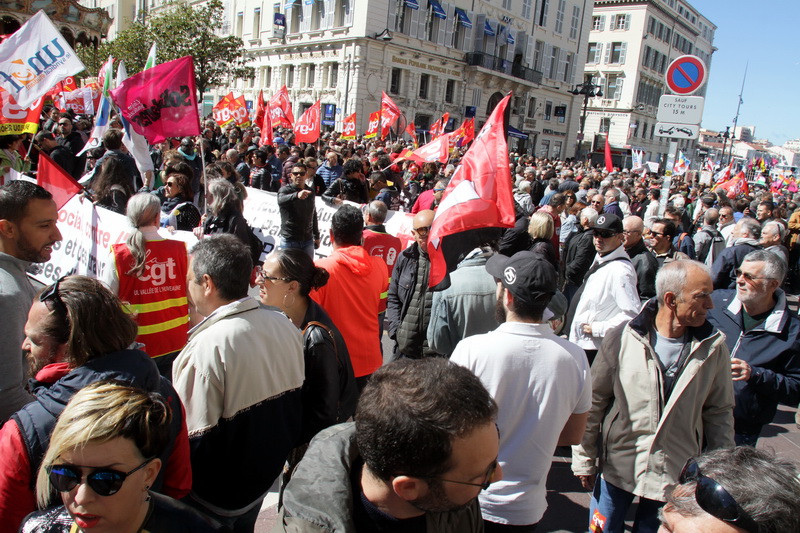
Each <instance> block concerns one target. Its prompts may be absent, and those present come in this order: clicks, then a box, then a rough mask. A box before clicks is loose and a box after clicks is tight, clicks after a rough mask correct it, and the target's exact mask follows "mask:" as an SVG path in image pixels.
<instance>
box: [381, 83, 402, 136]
mask: <svg viewBox="0 0 800 533" xmlns="http://www.w3.org/2000/svg"><path fill="white" fill-rule="evenodd" d="M402 114H403V113H402V112H401V111H400V108H399V107H398V106H397V104H395V103H394V100H392V98H391V97H390V96H389V95H388V94H386V93H385V92H381V139H383V138H384V137H386V136H387V135H388V134H389V129H390V128H391V127H392V126H394V123H395V122H397V119H398V118H400V115H402Z"/></svg>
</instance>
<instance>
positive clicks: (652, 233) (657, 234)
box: [650, 230, 667, 237]
mask: <svg viewBox="0 0 800 533" xmlns="http://www.w3.org/2000/svg"><path fill="white" fill-rule="evenodd" d="M650 235H652V236H653V237H666V236H667V234H666V233H661V232H659V231H653V230H650Z"/></svg>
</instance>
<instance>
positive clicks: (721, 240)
mask: <svg viewBox="0 0 800 533" xmlns="http://www.w3.org/2000/svg"><path fill="white" fill-rule="evenodd" d="M700 231H702V232H704V233H707V234H708V235H710V236H711V244H710V245H709V246H708V250H707V251H706V256H705V257H698V258H697V260H698V261H702V262H703V263H705V264H706V265H708V266H711V265H713V264H714V260H715V259H716V258H717V257H719V254H721V253H722V250H724V249H725V237H723V236H722V233H720V232H719V231H717V230H707V229H701V230H700Z"/></svg>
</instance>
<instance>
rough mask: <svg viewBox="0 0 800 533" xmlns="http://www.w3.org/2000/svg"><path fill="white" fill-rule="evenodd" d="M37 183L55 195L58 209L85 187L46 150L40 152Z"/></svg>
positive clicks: (54, 198) (54, 199)
mask: <svg viewBox="0 0 800 533" xmlns="http://www.w3.org/2000/svg"><path fill="white" fill-rule="evenodd" d="M36 183H37V184H38V185H39V186H40V187H43V188H44V189H46V190H47V192H49V193H50V194H52V195H53V201H55V203H56V207H57V208H58V209H61V208H62V207H64V205H66V203H67V202H69V201H70V200H71V199H72V197H73V196H75V195H76V194H78V193H79V192H81V191H82V190H83V187H82V186H81V185H80V184H79V183H78V182H77V181H75V179H74V178H73V177H72V176H70V175H69V174H67V172H66V171H65V170H64V169H63V168H61V167H60V166H58V163H56V162H55V161H53V160H52V159H50V157H49V156H48V155H47V154H45V153H44V152H39V167H38V170H37V172H36Z"/></svg>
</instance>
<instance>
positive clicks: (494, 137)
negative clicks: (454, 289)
mask: <svg viewBox="0 0 800 533" xmlns="http://www.w3.org/2000/svg"><path fill="white" fill-rule="evenodd" d="M510 99H511V93H509V94H508V95H507V96H506V97H505V98H503V99H502V100H501V101H500V103H499V104H497V107H495V109H494V111H493V112H492V114H491V115H490V116H489V119H488V120H487V121H486V124H485V125H484V126H483V128H482V129H481V131H480V133H479V134H478V136H477V137H476V138H475V141H474V142H473V143H472V147H470V149H469V150H468V151H467V153H466V154H465V155H464V157H463V159H462V160H461V165H460V166H459V167H458V168H457V169H456V172H455V174H453V177H452V179H451V180H450V184H449V185H448V186H447V189H446V190H445V192H444V197H443V199H442V203H441V204H439V208H438V209H437V210H436V216H435V217H434V219H433V225H432V226H431V232H430V237H429V239H428V253H429V254H430V258H431V271H430V276H429V278H428V283H429V285H430V286H431V287H434V286H436V285H439V284H440V283H441V282H442V281H444V279H445V277H446V276H447V274H448V273H449V272H451V271H452V270H454V269H455V267H456V265H457V264H458V261H459V259H460V258H461V256H462V254H464V253H466V252H467V251H469V250H471V249H472V248H475V247H476V246H478V245H480V244H481V243H483V242H487V241H489V240H491V239H493V238H497V237H498V236H499V235H500V233H502V229H500V228H510V227H512V226H513V225H514V197H513V195H512V192H511V168H510V167H509V162H508V144H507V143H506V132H505V129H506V121H505V112H506V108H507V107H508V101H509V100H510Z"/></svg>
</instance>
